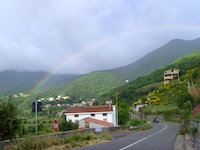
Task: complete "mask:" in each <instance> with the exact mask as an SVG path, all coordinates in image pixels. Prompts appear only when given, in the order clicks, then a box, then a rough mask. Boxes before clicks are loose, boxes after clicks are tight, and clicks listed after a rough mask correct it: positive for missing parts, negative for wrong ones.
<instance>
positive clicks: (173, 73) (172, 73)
mask: <svg viewBox="0 0 200 150" xmlns="http://www.w3.org/2000/svg"><path fill="white" fill-rule="evenodd" d="M179 72H180V70H179V69H171V70H167V71H165V72H164V84H168V83H169V82H170V81H171V80H172V79H174V78H175V77H178V80H179Z"/></svg>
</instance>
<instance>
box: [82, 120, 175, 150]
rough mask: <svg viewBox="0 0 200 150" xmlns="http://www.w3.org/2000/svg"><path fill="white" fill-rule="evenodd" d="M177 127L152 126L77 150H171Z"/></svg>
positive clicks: (119, 134)
mask: <svg viewBox="0 0 200 150" xmlns="http://www.w3.org/2000/svg"><path fill="white" fill-rule="evenodd" d="M178 129H179V126H178V125H176V124H169V123H158V124H153V127H152V128H151V129H149V130H145V131H131V132H128V133H116V134H113V135H112V136H113V140H112V141H110V142H105V143H100V144H95V145H91V146H87V147H82V148H80V149H79V150H173V146H174V143H175V140H176V135H177V133H178Z"/></svg>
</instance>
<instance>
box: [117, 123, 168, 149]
mask: <svg viewBox="0 0 200 150" xmlns="http://www.w3.org/2000/svg"><path fill="white" fill-rule="evenodd" d="M162 125H164V128H162V129H161V130H159V131H158V132H156V133H153V134H150V135H148V136H146V137H144V138H142V139H140V140H138V141H136V142H134V143H132V144H130V145H128V146H125V147H123V148H120V149H119V150H125V149H127V148H129V147H131V146H133V145H135V144H137V143H140V142H142V141H144V140H146V139H148V138H150V137H152V136H154V135H156V134H158V133H160V132H162V131H164V130H165V129H167V125H166V124H162Z"/></svg>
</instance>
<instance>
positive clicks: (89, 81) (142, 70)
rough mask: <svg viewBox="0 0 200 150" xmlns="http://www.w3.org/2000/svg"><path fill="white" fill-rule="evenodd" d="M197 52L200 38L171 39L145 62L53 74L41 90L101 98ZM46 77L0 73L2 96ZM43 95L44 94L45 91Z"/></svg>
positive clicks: (27, 87)
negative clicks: (96, 69) (89, 71)
mask: <svg viewBox="0 0 200 150" xmlns="http://www.w3.org/2000/svg"><path fill="white" fill-rule="evenodd" d="M196 50H200V38H198V39H194V40H181V39H175V40H171V41H169V42H168V43H166V44H165V45H163V46H162V47H160V48H158V49H156V50H154V51H153V52H151V53H149V54H147V55H146V56H144V57H143V58H142V59H140V60H138V61H136V62H134V63H131V64H129V65H127V66H124V67H120V68H115V69H112V70H106V71H96V72H92V73H89V74H86V75H81V76H79V75H65V74H62V75H60V74H55V75H52V76H50V78H49V79H48V80H47V81H46V82H45V83H44V84H42V85H41V89H45V88H48V92H47V93H51V92H49V91H54V93H58V94H59V93H67V94H68V95H72V96H74V97H77V98H78V97H81V98H85V99H89V98H94V97H98V96H99V95H102V94H104V93H107V92H109V91H110V90H112V89H113V88H115V87H116V86H120V85H123V84H125V80H126V79H128V80H129V81H132V80H134V79H136V78H137V77H139V76H144V75H146V74H148V73H151V72H152V71H154V70H156V69H158V68H160V67H162V66H166V65H168V64H170V63H172V62H173V61H175V60H176V59H178V58H179V57H181V56H184V55H185V54H188V53H190V52H193V51H196ZM47 75H48V73H46V72H17V71H3V72H0V94H1V95H2V94H11V93H16V92H22V91H30V90H31V89H32V88H34V86H35V85H36V84H37V83H39V82H40V81H41V80H43V79H44V78H45V77H46V76H47ZM57 87H59V88H57ZM55 89H57V90H55ZM90 92H92V94H91V93H90ZM42 95H45V91H44V92H43V94H42Z"/></svg>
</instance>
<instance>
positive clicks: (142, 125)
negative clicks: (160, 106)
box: [129, 119, 152, 130]
mask: <svg viewBox="0 0 200 150" xmlns="http://www.w3.org/2000/svg"><path fill="white" fill-rule="evenodd" d="M129 124H130V125H131V126H139V129H140V130H147V129H150V128H152V124H151V123H150V122H148V121H147V120H146V119H141V120H138V119H132V120H131V121H130V122H129Z"/></svg>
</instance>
